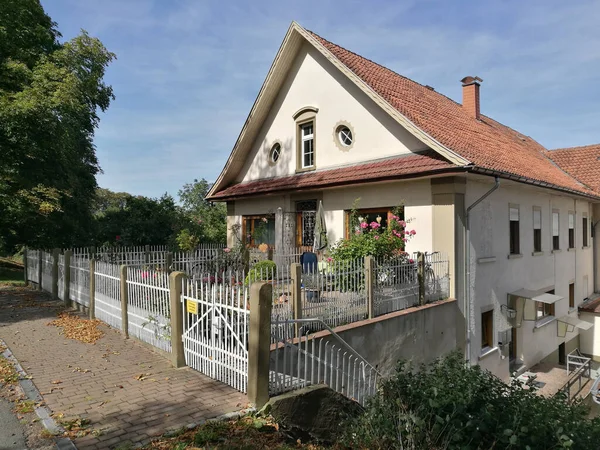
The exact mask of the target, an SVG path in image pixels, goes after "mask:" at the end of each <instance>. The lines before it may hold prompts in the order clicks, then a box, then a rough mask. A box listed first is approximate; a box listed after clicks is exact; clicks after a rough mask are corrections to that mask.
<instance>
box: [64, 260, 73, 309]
mask: <svg viewBox="0 0 600 450" xmlns="http://www.w3.org/2000/svg"><path fill="white" fill-rule="evenodd" d="M72 254H73V252H72V251H71V250H65V260H64V261H65V265H64V267H63V271H64V272H63V302H64V303H65V307H66V308H69V307H70V306H71V255H72Z"/></svg>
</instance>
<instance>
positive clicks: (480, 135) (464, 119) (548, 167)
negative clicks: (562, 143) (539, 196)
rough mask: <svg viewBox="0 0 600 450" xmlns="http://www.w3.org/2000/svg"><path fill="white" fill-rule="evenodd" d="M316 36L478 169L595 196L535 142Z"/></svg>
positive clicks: (399, 108) (337, 55) (393, 101)
mask: <svg viewBox="0 0 600 450" xmlns="http://www.w3.org/2000/svg"><path fill="white" fill-rule="evenodd" d="M311 33H312V32H311ZM312 35H313V36H314V37H315V38H316V39H317V40H318V41H319V42H320V43H321V44H322V45H323V46H325V48H327V50H329V51H330V52H331V53H332V54H333V55H334V56H335V57H336V58H337V59H339V60H340V61H341V62H342V63H343V64H344V65H345V66H346V67H348V68H349V69H350V70H351V71H352V72H354V73H355V74H356V75H357V76H358V77H359V78H361V79H362V80H363V81H364V82H365V83H366V84H368V85H369V86H370V87H371V88H372V89H374V90H375V92H377V93H378V94H379V95H380V96H381V97H383V99H385V100H386V101H387V102H388V103H390V104H391V105H392V106H393V107H394V108H396V109H397V110H398V111H399V112H400V113H402V114H403V115H404V116H405V117H407V118H408V119H409V120H410V121H412V122H413V123H414V124H415V125H417V126H418V127H419V128H421V129H422V130H423V131H425V132H426V133H428V134H429V135H430V136H432V137H433V138H435V139H436V140H437V141H438V142H440V143H441V144H443V145H444V146H446V147H447V148H449V149H451V150H454V151H455V152H456V153H458V154H459V155H461V156H462V157H464V158H466V159H468V160H469V161H471V162H472V163H474V164H475V166H478V167H481V168H484V169H490V170H495V171H499V172H504V173H508V174H512V175H516V176H519V177H525V178H527V179H530V180H533V181H539V182H544V183H549V184H552V185H556V186H558V187H562V188H566V189H570V190H574V191H578V192H582V193H585V194H588V195H589V194H593V193H591V192H590V191H589V190H588V189H586V188H585V187H584V186H582V185H581V184H580V183H578V182H577V180H575V179H573V178H572V177H571V176H569V175H568V174H566V173H564V172H563V171H562V170H561V169H559V168H558V167H556V165H555V164H553V163H552V161H550V160H549V159H548V158H547V157H546V155H545V151H546V149H545V148H544V147H543V146H542V145H541V144H539V143H538V142H536V141H535V140H533V139H532V138H530V137H528V136H523V135H521V134H520V133H518V132H517V131H515V130H513V129H511V128H509V127H507V126H506V125H502V124H501V123H499V122H496V121H495V120H493V119H491V118H489V117H487V116H484V115H483V114H482V115H481V120H476V119H475V118H474V117H472V116H471V115H469V114H468V113H467V112H466V111H465V110H464V109H463V107H462V106H461V105H460V104H458V103H456V102H455V101H453V100H451V99H449V98H448V97H446V96H444V95H442V94H440V93H438V92H435V91H434V90H431V89H430V88H428V87H425V86H423V85H421V84H419V83H416V82H414V81H412V80H410V79H408V78H406V77H403V76H402V75H399V74H397V73H395V72H393V71H391V70H390V69H387V68H386V67H383V66H380V65H379V64H377V63H374V62H373V61H370V60H368V59H365V58H363V57H362V56H359V55H357V54H355V53H352V52H350V51H348V50H346V49H344V48H342V47H340V46H339V45H336V44H333V43H331V42H329V41H327V40H325V39H323V38H322V37H320V36H318V35H316V34H314V33H312ZM482 91H483V89H482ZM599 192H600V191H599ZM599 195H600V194H599Z"/></svg>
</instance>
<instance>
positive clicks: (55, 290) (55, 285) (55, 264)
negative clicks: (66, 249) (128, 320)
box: [50, 248, 60, 299]
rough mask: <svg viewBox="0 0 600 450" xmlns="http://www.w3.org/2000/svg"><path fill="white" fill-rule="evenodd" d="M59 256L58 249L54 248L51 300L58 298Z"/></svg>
mask: <svg viewBox="0 0 600 450" xmlns="http://www.w3.org/2000/svg"><path fill="white" fill-rule="evenodd" d="M59 255H60V249H58V248H55V249H54V250H52V287H51V289H50V290H51V291H52V298H54V299H57V298H58V256H59Z"/></svg>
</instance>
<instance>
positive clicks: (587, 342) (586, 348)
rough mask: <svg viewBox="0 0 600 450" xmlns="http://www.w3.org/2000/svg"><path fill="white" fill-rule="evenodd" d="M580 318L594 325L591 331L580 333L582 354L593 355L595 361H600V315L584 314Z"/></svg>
mask: <svg viewBox="0 0 600 450" xmlns="http://www.w3.org/2000/svg"><path fill="white" fill-rule="evenodd" d="M579 318H580V319H581V320H584V321H586V322H589V323H591V324H593V325H594V326H593V327H592V328H590V329H589V330H585V331H584V330H582V331H580V332H579V340H580V342H581V352H582V353H585V354H586V355H591V356H592V358H593V359H594V361H600V332H598V330H600V315H597V314H594V313H588V312H582V313H580V315H579Z"/></svg>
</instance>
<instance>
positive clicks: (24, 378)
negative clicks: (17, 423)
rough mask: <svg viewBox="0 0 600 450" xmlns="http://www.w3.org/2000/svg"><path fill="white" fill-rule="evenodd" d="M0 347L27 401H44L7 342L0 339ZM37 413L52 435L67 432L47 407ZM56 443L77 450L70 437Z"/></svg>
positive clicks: (66, 449)
mask: <svg viewBox="0 0 600 450" xmlns="http://www.w3.org/2000/svg"><path fill="white" fill-rule="evenodd" d="M0 346H4V347H6V350H5V351H4V352H2V356H4V357H5V358H6V359H7V360H8V361H10V362H11V364H12V365H13V366H14V368H15V370H16V371H17V373H18V374H19V386H20V387H21V389H22V390H23V392H24V393H25V396H26V397H27V399H28V400H31V401H34V402H36V403H38V402H41V401H42V400H43V399H44V398H43V397H42V394H41V393H40V391H38V389H37V388H36V387H35V384H33V381H31V378H30V377H29V375H27V372H25V369H23V367H22V366H21V364H19V361H18V360H17V358H15V356H14V355H13V353H12V352H11V351H10V348H9V347H8V345H6V342H4V341H3V340H2V339H0ZM35 413H36V414H37V416H38V417H39V418H40V421H41V422H42V425H44V428H46V430H48V431H49V432H50V433H52V434H62V433H64V431H65V430H64V429H63V428H62V427H61V426H60V425H58V424H57V423H56V421H55V420H54V419H53V418H52V411H50V409H49V408H48V407H47V406H36V408H35ZM54 443H55V445H56V448H57V449H58V450H77V447H75V444H74V443H73V441H72V440H71V439H70V438H68V437H60V438H56V439H55V440H54Z"/></svg>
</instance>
